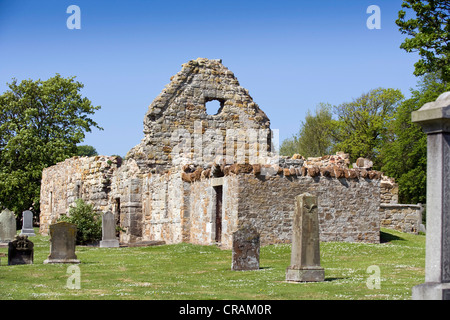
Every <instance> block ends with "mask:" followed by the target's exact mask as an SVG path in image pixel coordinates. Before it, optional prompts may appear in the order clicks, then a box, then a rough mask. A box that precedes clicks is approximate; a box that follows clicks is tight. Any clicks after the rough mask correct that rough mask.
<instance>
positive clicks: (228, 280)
mask: <svg viewBox="0 0 450 320" xmlns="http://www.w3.org/2000/svg"><path fill="white" fill-rule="evenodd" d="M36 231H37V230H36ZM30 239H31V241H33V242H34V244H35V247H34V248H35V252H34V264H32V265H17V266H8V265H7V258H2V260H1V266H0V299H3V300H5V299H15V300H17V299H168V300H173V299H190V300H191V299H195V300H197V299H235V300H250V299H251V300H258V299H333V300H335V299H410V298H411V288H412V287H413V286H415V285H417V284H420V283H423V282H424V266H425V236H423V235H419V236H415V235H410V234H405V233H400V232H395V231H392V230H387V229H383V230H382V239H383V241H385V242H383V243H381V244H364V243H342V242H322V243H321V265H322V267H324V268H325V281H324V282H320V283H286V282H284V278H285V270H286V267H288V265H289V263H290V249H291V247H290V245H285V244H284V245H270V246H264V247H262V248H261V255H260V267H261V268H260V270H255V271H231V250H220V249H219V248H217V247H215V246H200V245H192V244H185V243H182V244H176V245H163V246H154V247H135V248H98V247H84V246H77V251H76V254H77V256H78V259H80V260H81V264H79V265H78V266H79V268H80V279H81V283H80V289H69V288H67V287H66V284H67V280H68V278H69V277H70V275H71V274H69V273H67V268H68V266H69V265H64V264H46V265H44V264H43V261H44V260H45V259H46V258H47V256H48V254H49V237H44V236H40V235H39V236H36V237H31V238H30ZM0 252H4V253H7V248H0ZM372 265H375V266H378V268H379V270H380V280H381V282H380V289H369V288H368V286H367V281H368V279H369V280H370V278H369V277H370V276H372V275H373V273H368V272H367V268H368V267H369V266H372Z"/></svg>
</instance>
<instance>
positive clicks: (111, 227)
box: [100, 211, 119, 248]
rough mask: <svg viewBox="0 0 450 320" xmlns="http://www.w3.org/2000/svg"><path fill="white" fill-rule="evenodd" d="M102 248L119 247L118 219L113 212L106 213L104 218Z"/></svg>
mask: <svg viewBox="0 0 450 320" xmlns="http://www.w3.org/2000/svg"><path fill="white" fill-rule="evenodd" d="M100 247H101V248H117V247H119V240H117V238H116V219H115V218H114V213H112V212H111V211H108V212H106V213H104V214H103V216H102V241H100Z"/></svg>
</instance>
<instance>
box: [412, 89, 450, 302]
mask: <svg viewBox="0 0 450 320" xmlns="http://www.w3.org/2000/svg"><path fill="white" fill-rule="evenodd" d="M411 118H412V122H415V123H418V124H419V125H421V126H422V128H423V130H424V131H425V133H426V134H427V236H426V253H425V283H423V284H420V285H418V286H415V287H413V289H412V298H413V299H415V300H450V92H445V93H443V94H442V95H440V96H439V98H437V100H436V101H434V102H430V103H427V104H425V105H423V106H422V107H421V108H420V109H419V110H417V111H415V112H412V114H411Z"/></svg>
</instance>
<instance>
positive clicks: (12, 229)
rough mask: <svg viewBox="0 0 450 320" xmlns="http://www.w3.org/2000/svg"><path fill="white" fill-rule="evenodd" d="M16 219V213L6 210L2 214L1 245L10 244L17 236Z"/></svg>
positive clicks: (0, 222)
mask: <svg viewBox="0 0 450 320" xmlns="http://www.w3.org/2000/svg"><path fill="white" fill-rule="evenodd" d="M16 233H17V229H16V217H15V215H14V212H12V211H11V210H8V209H5V210H3V211H2V213H0V243H1V242H3V243H8V242H10V241H13V240H14V237H15V236H16Z"/></svg>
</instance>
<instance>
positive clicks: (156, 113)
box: [40, 58, 396, 248]
mask: <svg viewBox="0 0 450 320" xmlns="http://www.w3.org/2000/svg"><path fill="white" fill-rule="evenodd" d="M170 80H171V81H170V83H169V84H168V85H166V87H165V88H164V89H163V90H162V92H161V93H160V94H159V95H158V96H157V97H156V99H155V100H154V101H153V102H152V103H151V104H150V106H149V107H148V111H147V113H146V114H145V117H144V130H143V131H144V137H143V139H142V140H141V142H140V143H139V144H138V145H136V146H135V147H134V148H132V149H131V150H130V151H129V152H128V153H127V155H126V157H125V159H124V160H122V159H121V158H120V157H108V156H96V157H73V158H70V159H67V160H65V161H64V162H61V163H58V164H56V165H54V166H51V167H49V168H46V169H44V171H43V174H42V184H41V198H40V205H41V208H40V209H41V213H40V232H41V233H42V234H47V233H48V230H49V225H50V224H52V223H55V222H56V220H57V219H58V217H59V216H61V215H65V214H68V212H69V207H70V206H71V205H72V204H73V203H74V202H75V200H76V199H78V198H82V199H83V200H85V201H86V202H88V203H92V204H93V205H94V208H95V210H96V211H98V212H106V211H112V212H113V213H114V215H115V217H116V221H117V225H118V226H120V227H121V232H120V242H121V243H125V244H126V243H133V242H141V241H151V240H162V241H165V242H166V243H179V242H189V243H195V244H203V245H210V244H218V245H220V246H221V247H222V248H230V247H231V246H232V233H233V232H234V231H236V230H237V229H238V228H239V227H240V226H241V225H243V224H251V225H252V226H254V227H255V228H256V229H257V230H258V232H259V233H260V239H261V244H262V245H266V244H274V243H287V242H290V240H291V224H292V216H293V212H294V198H295V196H297V195H299V194H301V193H304V192H309V193H310V194H314V195H317V196H318V199H319V222H320V239H321V240H322V241H362V242H379V240H380V224H381V223H382V219H380V205H381V204H382V203H394V204H395V203H396V187H395V183H393V182H392V180H391V179H388V178H387V177H384V176H383V175H382V174H381V172H378V171H374V170H371V168H370V167H367V166H364V164H363V165H360V166H357V165H355V166H354V167H353V168H351V169H350V168H349V160H348V157H347V156H346V155H345V154H341V153H338V154H336V155H333V156H326V157H322V158H312V159H311V158H310V159H304V158H302V157H300V156H295V157H292V158H287V157H278V155H276V153H275V152H274V151H275V150H274V148H273V139H274V136H275V134H274V131H273V130H271V129H270V121H269V119H268V117H267V116H266V114H265V113H264V112H263V111H262V110H261V109H260V108H259V106H258V105H257V104H256V103H255V102H253V99H252V97H251V96H250V94H249V92H248V90H246V89H244V88H243V87H241V86H240V84H239V82H238V80H237V78H236V77H235V75H234V74H233V72H231V71H230V70H228V69H227V68H226V67H225V66H224V65H222V61H221V60H209V59H204V58H198V59H196V60H192V61H189V62H188V63H185V64H183V65H182V69H181V71H180V72H178V73H177V74H176V75H174V76H173V77H172V78H171V79H170ZM212 100H217V101H218V102H219V103H220V108H219V110H218V111H217V114H208V113H207V111H206V103H208V102H209V101H212Z"/></svg>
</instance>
